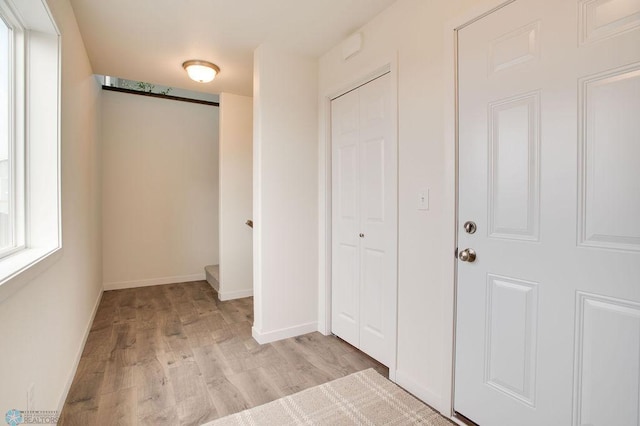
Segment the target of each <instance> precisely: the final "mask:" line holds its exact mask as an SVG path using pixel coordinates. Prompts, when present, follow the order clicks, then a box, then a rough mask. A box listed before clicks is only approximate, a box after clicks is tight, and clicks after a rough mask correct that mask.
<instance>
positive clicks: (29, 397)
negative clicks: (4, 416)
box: [27, 383, 36, 411]
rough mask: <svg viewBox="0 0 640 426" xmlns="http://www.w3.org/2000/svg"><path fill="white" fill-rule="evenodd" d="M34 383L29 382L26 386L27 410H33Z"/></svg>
mask: <svg viewBox="0 0 640 426" xmlns="http://www.w3.org/2000/svg"><path fill="white" fill-rule="evenodd" d="M35 391H36V385H35V383H31V384H30V385H29V387H28V388H27V411H33V410H34V406H35Z"/></svg>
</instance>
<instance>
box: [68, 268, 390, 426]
mask: <svg viewBox="0 0 640 426" xmlns="http://www.w3.org/2000/svg"><path fill="white" fill-rule="evenodd" d="M252 322H253V300H252V299H251V298H246V299H239V300H233V301H228V302H220V301H219V300H218V298H217V295H216V294H215V292H214V291H213V289H212V288H211V287H210V286H209V284H208V283H207V282H206V281H198V282H193V283H182V284H171V285H164V286H154V287H144V288H136V289H128V290H117V291H107V292H105V293H104V295H103V297H102V301H101V303H100V306H99V308H98V312H97V314H96V318H95V320H94V322H93V326H92V328H91V332H90V334H89V337H88V339H87V343H86V345H85V348H84V352H83V354H82V358H81V360H80V364H79V366H78V371H77V373H76V376H75V378H74V379H73V383H72V385H71V389H70V391H69V395H68V396H67V400H66V402H65V405H64V409H63V410H62V414H61V417H60V422H59V424H60V425H82V426H89V425H111V424H113V425H116V424H120V425H155V426H161V425H200V424H202V423H204V422H207V421H209V420H213V419H216V418H218V417H222V416H225V415H227V414H231V413H235V412H237V411H240V410H243V409H245V408H249V407H254V406H257V405H261V404H264V403H266V402H269V401H272V400H275V399H278V398H280V397H282V396H285V395H289V394H292V393H295V392H298V391H300V390H303V389H306V388H308V387H311V386H315V385H318V384H321V383H324V382H327V381H330V380H333V379H336V378H339V377H342V376H346V375H348V374H350V373H353V372H356V371H359V370H363V369H366V368H370V367H374V368H375V369H376V370H378V371H379V372H380V373H382V374H383V375H385V376H388V370H387V369H386V367H384V366H383V365H381V364H379V363H377V362H376V361H374V360H373V359H371V358H369V357H368V356H366V355H365V354H363V353H362V352H360V351H358V350H356V349H355V348H353V347H352V346H350V345H348V344H346V343H345V342H343V341H341V340H340V339H338V338H336V337H326V336H323V335H321V334H320V333H311V334H307V335H305V336H301V337H296V338H292V339H287V340H283V341H279V342H275V343H271V344H267V345H262V346H260V345H258V344H257V343H256V342H255V340H253V339H252V338H251V324H252Z"/></svg>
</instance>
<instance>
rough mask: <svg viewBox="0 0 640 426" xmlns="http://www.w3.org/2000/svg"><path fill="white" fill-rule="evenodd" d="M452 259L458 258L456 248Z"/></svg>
mask: <svg viewBox="0 0 640 426" xmlns="http://www.w3.org/2000/svg"><path fill="white" fill-rule="evenodd" d="M453 257H455V258H456V259H457V258H458V247H456V251H455V252H454V253H453Z"/></svg>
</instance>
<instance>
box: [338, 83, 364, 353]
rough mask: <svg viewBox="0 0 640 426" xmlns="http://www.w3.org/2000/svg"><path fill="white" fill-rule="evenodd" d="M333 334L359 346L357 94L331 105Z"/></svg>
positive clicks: (350, 94)
mask: <svg viewBox="0 0 640 426" xmlns="http://www.w3.org/2000/svg"><path fill="white" fill-rule="evenodd" d="M331 135H332V152H333V154H332V194H333V201H332V215H331V216H332V243H331V253H332V256H331V257H332V263H331V268H332V271H331V330H332V332H333V333H334V334H335V335H337V336H340V337H341V338H342V339H344V340H346V341H347V342H349V343H351V344H352V345H354V346H356V347H359V346H360V238H359V236H358V235H359V234H360V206H359V198H358V197H359V193H360V145H359V140H358V138H359V135H360V102H359V97H358V92H357V91H352V92H349V93H347V94H345V95H343V96H341V97H339V98H337V99H335V100H334V101H332V102H331Z"/></svg>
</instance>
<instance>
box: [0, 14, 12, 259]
mask: <svg viewBox="0 0 640 426" xmlns="http://www.w3.org/2000/svg"><path fill="white" fill-rule="evenodd" d="M10 43H11V29H10V28H9V26H8V25H7V24H6V23H5V22H4V20H0V129H2V134H0V256H1V255H2V254H3V253H5V252H6V251H7V250H11V249H13V248H14V243H13V241H14V232H13V223H14V222H15V217H13V214H12V213H13V203H12V202H11V198H12V196H13V192H14V191H12V190H11V180H12V179H11V169H12V164H11V163H12V161H11V160H10V158H11V151H12V150H11V144H12V142H13V132H12V131H11V127H10V126H9V123H10V122H11V109H12V108H11V92H12V90H11V86H12V84H11V82H12V78H11V72H10V70H11V65H12V64H13V59H12V58H11V52H12V50H13V49H12V48H11V45H10Z"/></svg>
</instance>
